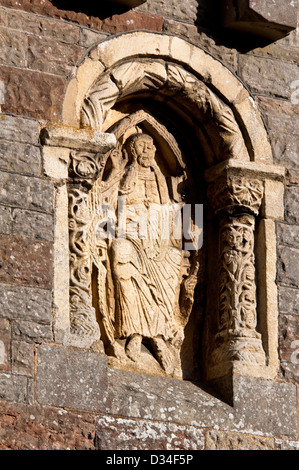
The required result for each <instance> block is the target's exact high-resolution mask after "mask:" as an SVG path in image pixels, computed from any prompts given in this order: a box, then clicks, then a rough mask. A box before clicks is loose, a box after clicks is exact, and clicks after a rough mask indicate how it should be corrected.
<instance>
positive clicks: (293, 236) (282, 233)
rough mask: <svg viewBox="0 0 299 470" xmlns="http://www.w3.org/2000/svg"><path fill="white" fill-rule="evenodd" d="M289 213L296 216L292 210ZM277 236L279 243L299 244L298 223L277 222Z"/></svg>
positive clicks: (295, 245) (296, 245)
mask: <svg viewBox="0 0 299 470" xmlns="http://www.w3.org/2000/svg"><path fill="white" fill-rule="evenodd" d="M297 204H298V202H297ZM296 207H297V205H296V204H294V208H295V209H296ZM291 214H292V215H294V216H296V214H294V213H293V212H291ZM277 238H278V243H279V244H282V245H289V246H294V247H298V246H299V225H294V224H292V225H290V224H285V223H278V224H277Z"/></svg>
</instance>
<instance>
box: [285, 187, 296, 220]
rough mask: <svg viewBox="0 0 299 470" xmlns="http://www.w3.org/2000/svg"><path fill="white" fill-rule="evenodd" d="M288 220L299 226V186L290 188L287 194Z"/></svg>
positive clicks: (286, 210) (286, 208)
mask: <svg viewBox="0 0 299 470" xmlns="http://www.w3.org/2000/svg"><path fill="white" fill-rule="evenodd" d="M285 212H286V220H287V221H288V222H290V223H295V224H299V186H289V187H288V188H287V190H286V192H285Z"/></svg>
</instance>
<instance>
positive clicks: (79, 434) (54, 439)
mask: <svg viewBox="0 0 299 470" xmlns="http://www.w3.org/2000/svg"><path fill="white" fill-rule="evenodd" d="M94 438H95V418H94V415H92V414H89V413H86V412H84V411H80V412H79V413H78V412H71V411H67V410H64V409H60V408H51V407H41V406H36V405H25V404H20V405H18V406H16V405H14V404H12V403H7V402H0V449H1V450H68V449H70V450H94V448H95V447H94Z"/></svg>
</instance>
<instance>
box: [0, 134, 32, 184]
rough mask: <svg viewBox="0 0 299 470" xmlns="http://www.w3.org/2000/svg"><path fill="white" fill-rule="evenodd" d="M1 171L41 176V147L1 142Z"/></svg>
mask: <svg viewBox="0 0 299 470" xmlns="http://www.w3.org/2000/svg"><path fill="white" fill-rule="evenodd" d="M0 169H1V170H7V171H12V172H15V173H23V174H27V175H28V174H29V175H33V176H39V175H40V171H41V155H40V149H39V147H36V146H33V145H30V144H23V143H19V142H13V143H12V142H9V141H5V140H0Z"/></svg>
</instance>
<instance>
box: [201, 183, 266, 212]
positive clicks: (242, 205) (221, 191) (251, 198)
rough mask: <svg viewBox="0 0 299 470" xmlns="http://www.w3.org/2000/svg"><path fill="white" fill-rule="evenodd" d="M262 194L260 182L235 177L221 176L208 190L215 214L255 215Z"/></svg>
mask: <svg viewBox="0 0 299 470" xmlns="http://www.w3.org/2000/svg"><path fill="white" fill-rule="evenodd" d="M263 194H264V187H263V183H262V182H261V181H260V180H258V179H251V178H246V177H243V176H235V175H227V176H221V177H219V178H217V179H216V181H214V182H213V183H212V184H210V186H209V188H208V197H209V200H210V202H211V206H212V208H213V210H214V211H215V212H216V213H217V212H220V211H225V212H226V213H234V212H235V211H237V212H239V213H240V212H242V210H243V211H244V212H249V213H253V214H255V215H257V214H258V212H259V208H260V205H261V202H262V198H263Z"/></svg>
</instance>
